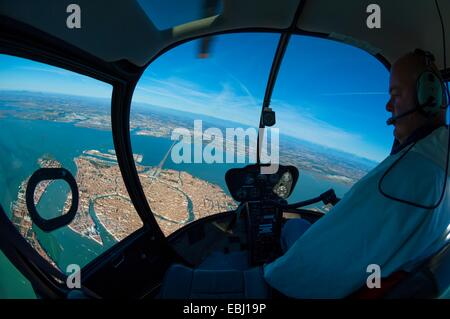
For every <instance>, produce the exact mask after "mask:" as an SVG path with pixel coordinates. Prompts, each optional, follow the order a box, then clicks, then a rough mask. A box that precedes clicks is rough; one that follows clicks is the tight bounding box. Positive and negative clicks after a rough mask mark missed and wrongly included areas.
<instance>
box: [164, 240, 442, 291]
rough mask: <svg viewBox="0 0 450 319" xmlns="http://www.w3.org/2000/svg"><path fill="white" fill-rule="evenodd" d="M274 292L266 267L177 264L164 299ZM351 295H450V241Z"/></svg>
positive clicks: (170, 273)
mask: <svg viewBox="0 0 450 319" xmlns="http://www.w3.org/2000/svg"><path fill="white" fill-rule="evenodd" d="M383 287H384V288H383ZM299 289H301V288H300V287H299ZM272 293H273V290H272V289H271V288H270V287H269V286H268V285H267V284H266V282H265V281H264V277H263V270H262V267H255V268H251V269H249V270H205V269H192V268H188V267H185V266H182V265H173V266H171V267H170V268H169V270H168V271H167V273H166V276H165V279H164V281H163V285H162V288H161V292H160V298H164V299H208V298H211V299H221V298H248V299H252V298H253V299H262V298H271V297H272ZM277 296H279V294H277ZM349 297H350V298H364V299H365V298H387V299H405V298H439V297H447V298H450V243H449V244H447V245H446V246H445V247H444V248H443V249H441V250H440V251H439V252H438V253H437V254H435V255H434V256H433V257H431V258H430V259H429V260H428V261H427V262H426V263H425V264H423V266H421V267H419V268H418V269H417V270H416V271H414V272H411V273H404V272H403V273H402V272H398V273H394V274H393V275H391V276H390V277H388V278H385V279H383V280H382V281H381V288H380V289H369V288H367V287H363V288H362V289H360V290H359V291H357V292H355V293H354V294H352V295H351V296H349Z"/></svg>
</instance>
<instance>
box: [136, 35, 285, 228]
mask: <svg viewBox="0 0 450 319" xmlns="http://www.w3.org/2000/svg"><path fill="white" fill-rule="evenodd" d="M279 37H280V36H279V35H277V34H269V33H263V34H255V33H240V34H229V35H220V36H216V37H214V39H213V40H212V41H211V43H210V52H209V55H208V58H206V59H202V58H199V54H198V53H199V48H200V46H201V45H202V41H203V40H195V41H191V42H188V43H185V44H182V45H180V46H178V47H176V48H174V49H172V50H170V51H168V52H166V53H164V54H163V55H162V56H160V57H159V58H158V59H156V60H155V61H154V62H153V63H152V64H150V65H149V66H148V68H147V70H146V71H145V72H144V74H143V75H142V78H141V79H140V81H139V83H138V85H137V87H136V90H135V93H134V96H133V102H132V107H131V114H130V129H131V131H130V135H131V142H132V148H133V152H134V153H136V154H139V156H140V157H138V158H135V164H136V167H137V170H138V172H139V178H140V181H141V184H142V187H143V189H144V192H145V194H146V196H147V201H148V203H149V205H150V208H151V209H152V212H153V214H154V215H155V217H156V220H157V221H158V223H159V225H160V227H161V229H162V231H163V232H164V233H165V234H166V235H169V234H171V233H172V232H174V231H175V230H177V229H179V228H180V227H182V226H184V225H186V224H187V223H189V222H192V221H193V220H196V219H198V218H201V217H205V216H208V215H212V214H216V213H219V212H224V211H229V210H232V209H234V208H236V203H235V202H234V201H233V199H232V198H231V197H230V195H229V193H228V189H227V187H226V185H225V178H224V176H225V173H226V172H227V170H229V169H230V168H233V167H242V166H245V165H246V164H248V163H254V162H255V161H256V141H257V133H258V131H257V128H258V126H259V116H260V112H261V105H262V100H263V97H264V92H265V87H266V84H267V79H268V76H269V71H270V67H271V65H272V60H273V57H274V53H275V49H276V46H277V43H278V40H279Z"/></svg>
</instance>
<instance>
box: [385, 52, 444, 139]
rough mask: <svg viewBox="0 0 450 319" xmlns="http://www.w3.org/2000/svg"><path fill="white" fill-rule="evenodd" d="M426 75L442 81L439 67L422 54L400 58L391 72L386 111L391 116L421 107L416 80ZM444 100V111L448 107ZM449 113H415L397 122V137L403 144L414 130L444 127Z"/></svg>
mask: <svg viewBox="0 0 450 319" xmlns="http://www.w3.org/2000/svg"><path fill="white" fill-rule="evenodd" d="M424 71H433V72H434V73H435V74H436V75H437V76H438V77H439V79H440V80H441V83H443V82H442V78H441V75H440V73H439V71H438V69H437V67H436V65H435V64H434V63H433V62H431V63H430V61H427V58H426V57H425V55H424V54H423V52H422V53H421V52H419V51H415V52H411V53H408V54H406V55H404V56H402V57H401V58H399V59H398V60H397V61H396V62H395V63H394V64H393V65H392V68H391V77H390V83H389V94H390V99H389V101H388V103H387V104H386V110H387V111H388V112H391V113H392V116H398V115H401V114H403V113H405V112H407V111H409V110H411V109H414V108H417V107H418V102H417V89H416V87H417V80H418V78H419V76H420V75H421V74H422V73H423V72H424ZM444 100H445V99H443V102H442V107H443V106H444V104H445V101H444ZM445 112H446V109H444V108H442V109H441V110H439V111H438V112H437V113H436V114H433V115H432V116H427V115H425V114H423V113H422V112H413V113H411V114H409V115H406V116H404V117H402V118H399V119H398V120H396V121H395V123H394V126H395V130H394V136H395V138H396V139H397V140H398V141H399V142H400V143H403V142H404V141H405V140H406V139H407V138H408V136H410V135H411V133H413V132H414V131H415V130H417V129H419V128H421V127H423V126H425V125H427V126H428V125H433V126H439V125H442V124H445Z"/></svg>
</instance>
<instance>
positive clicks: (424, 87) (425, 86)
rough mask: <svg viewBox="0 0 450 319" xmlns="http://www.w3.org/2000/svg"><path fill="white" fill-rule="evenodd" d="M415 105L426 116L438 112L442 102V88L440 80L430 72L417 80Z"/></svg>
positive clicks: (426, 72) (424, 73)
mask: <svg viewBox="0 0 450 319" xmlns="http://www.w3.org/2000/svg"><path fill="white" fill-rule="evenodd" d="M416 87H417V103H418V105H419V107H421V109H422V110H423V112H424V113H425V114H427V115H433V114H436V113H437V112H439V110H440V108H441V105H442V101H443V93H444V92H443V86H442V83H441V81H440V79H439V78H438V77H437V76H436V74H434V73H433V72H430V71H425V72H423V73H422V74H421V75H420V76H419V78H418V79H417V86H416Z"/></svg>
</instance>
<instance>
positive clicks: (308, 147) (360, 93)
mask: <svg viewBox="0 0 450 319" xmlns="http://www.w3.org/2000/svg"><path fill="white" fill-rule="evenodd" d="M388 84H389V72H388V70H386V68H385V67H384V66H383V65H382V64H381V63H380V62H379V61H377V60H376V59H375V58H374V57H373V56H371V55H369V54H368V53H366V52H364V51H362V50H360V49H357V48H354V47H351V46H349V45H346V44H343V43H339V42H335V41H331V40H327V39H322V38H315V37H308V36H298V35H296V36H292V37H291V40H290V42H289V45H288V48H287V50H286V53H285V56H284V59H283V61H282V64H281V67H280V71H279V74H278V78H277V81H276V85H275V88H274V91H273V94H272V101H271V107H272V108H273V110H274V111H275V112H276V117H277V124H276V126H275V127H277V128H279V131H280V162H281V163H282V164H291V165H294V166H296V167H297V168H298V169H299V170H300V177H299V181H298V183H297V187H296V189H295V190H294V193H293V194H292V195H291V197H290V202H295V201H300V200H305V199H309V198H313V197H316V196H318V195H319V194H321V193H323V192H325V191H326V190H328V189H329V188H333V189H334V190H335V191H336V194H337V196H338V197H342V196H344V195H345V193H346V192H347V191H348V190H349V189H350V188H351V186H352V185H353V184H354V183H356V182H357V181H358V180H359V179H360V178H362V177H363V176H364V175H365V174H366V173H367V172H368V171H369V170H370V169H372V168H373V167H375V166H376V165H377V164H378V163H379V162H380V161H382V160H383V159H384V158H385V157H386V156H387V155H388V154H389V152H390V148H391V146H392V143H393V134H392V127H388V126H387V125H386V119H387V118H388V117H389V116H388V113H387V111H386V110H385V105H386V102H387V101H388V99H389V97H388V94H387V91H388V90H387V88H388ZM316 206H318V207H320V206H321V204H317V205H316ZM321 208H322V209H323V210H325V211H326V210H328V209H329V207H321Z"/></svg>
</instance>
